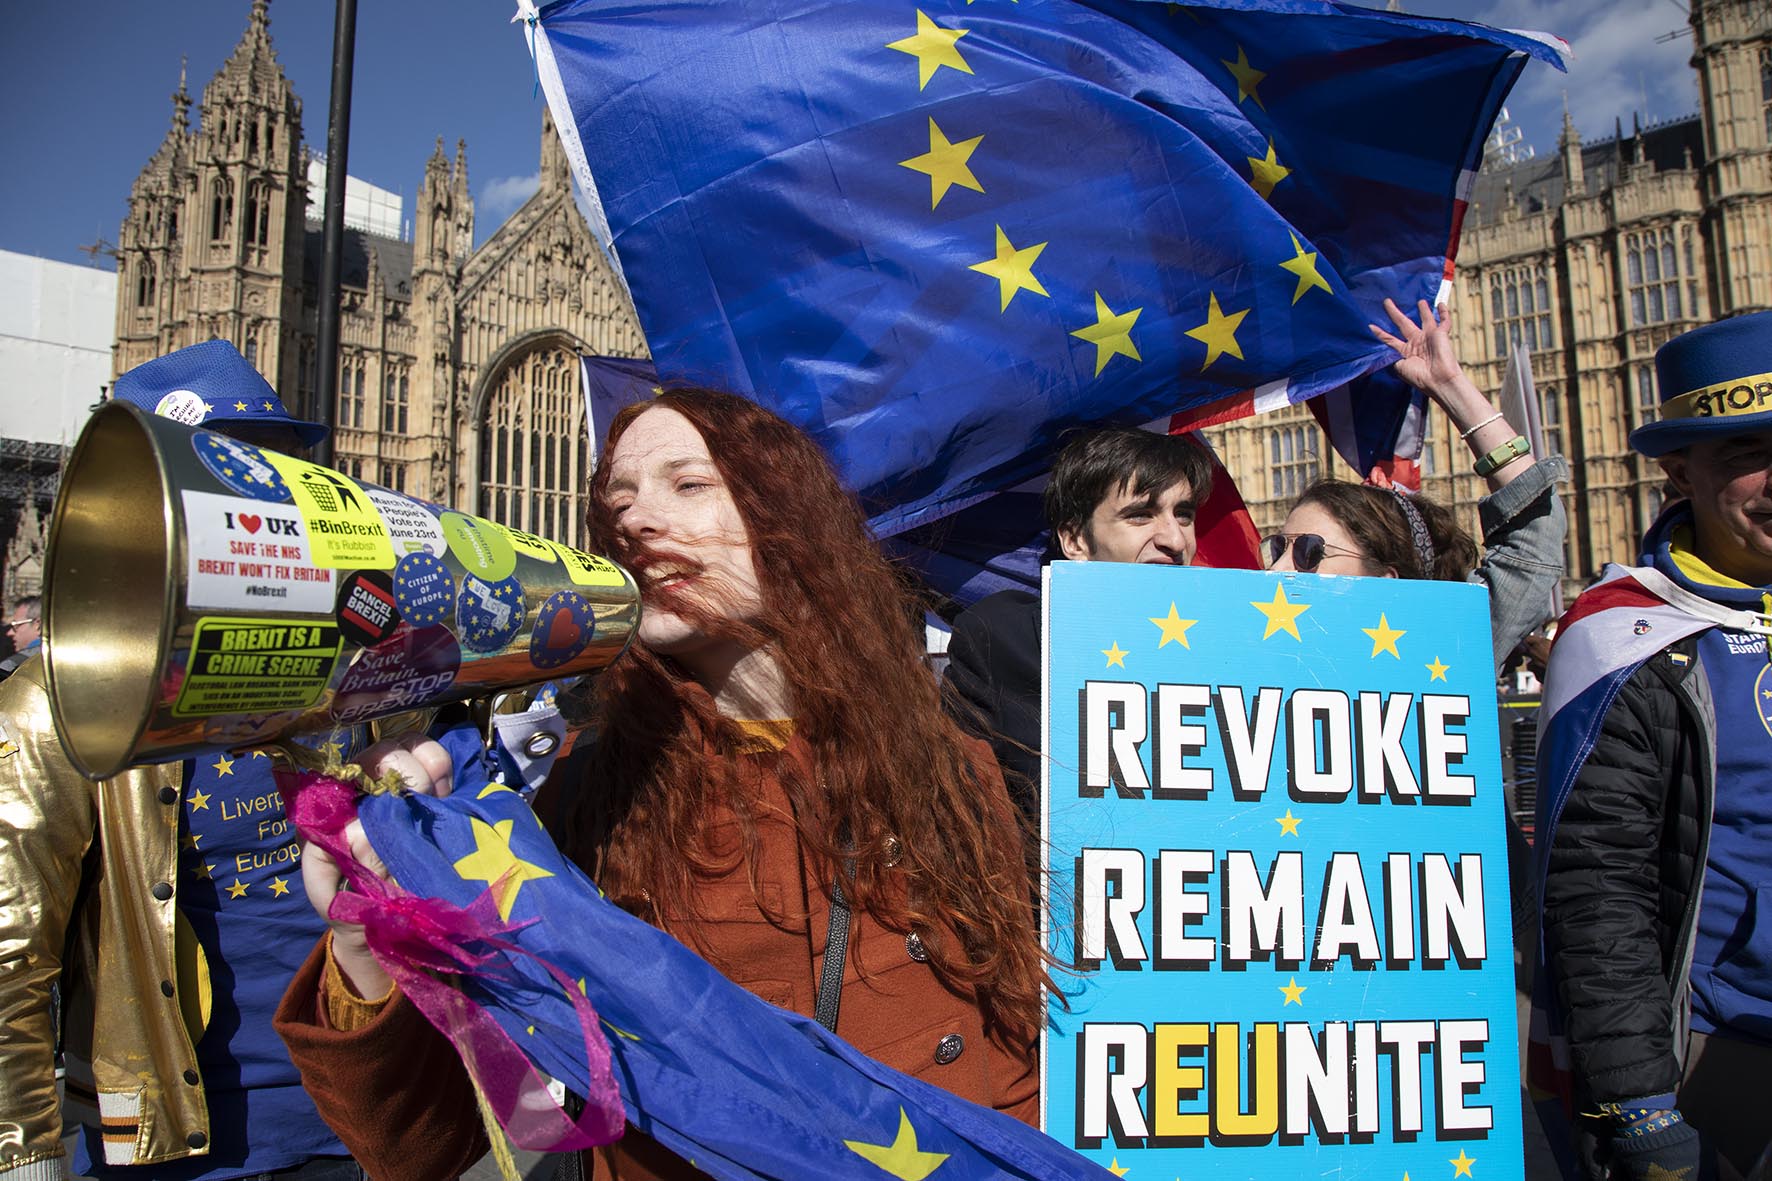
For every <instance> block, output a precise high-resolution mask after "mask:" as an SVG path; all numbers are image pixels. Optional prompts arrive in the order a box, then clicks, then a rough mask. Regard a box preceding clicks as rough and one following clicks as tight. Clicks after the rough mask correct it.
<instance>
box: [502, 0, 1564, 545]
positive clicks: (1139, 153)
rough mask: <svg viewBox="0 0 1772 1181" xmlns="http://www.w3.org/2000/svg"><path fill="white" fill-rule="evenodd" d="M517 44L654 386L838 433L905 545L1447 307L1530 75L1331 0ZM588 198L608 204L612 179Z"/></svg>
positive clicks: (1472, 38) (1516, 40) (994, 10)
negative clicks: (730, 395)
mask: <svg viewBox="0 0 1772 1181" xmlns="http://www.w3.org/2000/svg"><path fill="white" fill-rule="evenodd" d="M531 16H532V20H531V22H530V27H531V33H532V46H533V50H534V53H535V56H536V63H537V69H538V73H539V75H540V78H541V82H542V85H543V87H544V88H545V89H546V91H547V94H548V99H549V102H550V105H551V106H552V108H553V110H554V113H555V116H556V123H557V124H558V125H559V128H560V132H561V136H562V140H563V142H564V143H565V145H566V149H567V153H568V156H569V158H570V159H572V161H573V164H574V169H575V173H576V175H577V179H578V181H579V183H580V186H581V188H584V189H585V190H586V192H587V194H589V195H590V197H591V203H592V205H593V207H594V208H600V209H601V210H602V211H603V213H604V214H605V215H606V217H607V230H608V232H607V234H606V235H605V241H606V244H609V245H611V246H612V252H613V254H614V256H615V257H616V258H618V259H619V264H620V266H621V268H622V270H623V271H624V273H625V276H626V279H627V281H628V283H629V285H630V287H631V289H632V292H633V295H634V300H635V305H636V307H637V308H638V310H639V314H640V321H641V324H642V327H643V328H644V329H645V332H646V336H647V339H648V341H649V343H650V345H651V349H652V354H653V357H654V360H655V361H656V363H657V365H658V370H659V374H660V376H661V377H662V378H664V379H665V380H667V381H693V382H701V383H706V384H713V385H719V386H725V387H728V388H732V389H734V390H736V391H738V392H740V393H744V394H747V395H749V396H752V397H754V398H756V399H757V400H758V401H760V402H762V403H764V404H765V405H768V406H769V407H771V408H772V409H775V410H777V411H778V412H780V413H782V414H783V415H784V416H785V417H787V418H789V419H790V420H792V421H794V422H795V423H797V424H799V425H800V426H802V427H804V428H805V429H806V430H808V431H809V432H811V433H812V434H813V435H814V436H815V437H817V438H818V439H819V440H820V442H821V443H822V444H823V445H824V447H825V448H826V450H827V452H829V453H830V454H831V455H832V457H833V459H834V460H835V462H836V464H837V466H838V469H839V470H840V471H841V472H842V473H843V475H844V476H845V478H846V479H847V480H848V481H849V483H850V484H851V486H852V487H854V488H855V489H856V490H857V491H858V492H859V493H860V494H861V496H862V498H863V501H864V503H865V504H867V505H868V507H869V510H870V512H872V513H873V514H874V523H875V527H876V529H877V530H878V531H879V532H880V533H882V534H884V535H890V534H893V533H897V532H900V531H902V530H904V529H908V528H912V527H915V526H917V525H919V524H926V523H928V522H930V521H932V520H935V519H938V518H940V517H943V516H945V515H947V514H948V513H949V512H950V511H952V510H954V509H955V508H957V507H959V506H963V505H965V504H968V503H973V502H975V501H976V500H977V498H978V497H979V496H980V495H981V494H984V493H989V492H994V491H999V490H1002V489H1007V488H1012V487H1014V486H1015V485H1017V484H1019V483H1021V482H1022V481H1024V480H1026V479H1028V478H1030V477H1032V476H1034V475H1035V474H1037V473H1038V472H1039V471H1041V470H1043V469H1044V468H1045V467H1046V466H1047V465H1048V462H1049V459H1050V454H1051V452H1052V451H1053V449H1054V445H1055V443H1056V441H1057V439H1058V437H1059V435H1060V434H1061V433H1062V432H1063V431H1064V430H1065V429H1067V428H1069V427H1072V426H1076V425H1080V424H1085V423H1096V422H1103V421H1112V422H1119V423H1124V424H1137V423H1142V422H1148V421H1151V420H1153V419H1157V418H1162V417H1165V416H1168V415H1170V414H1172V413H1175V412H1178V411H1185V410H1188V409H1190V408H1198V407H1206V406H1212V405H1215V404H1221V403H1227V402H1228V403H1230V404H1232V405H1242V406H1243V407H1244V408H1245V409H1248V408H1252V407H1261V406H1268V405H1283V404H1287V403H1290V402H1296V401H1299V400H1301V399H1303V398H1307V397H1311V396H1313V395H1316V394H1319V393H1323V392H1326V391H1329V390H1333V389H1336V388H1338V387H1341V386H1343V385H1345V384H1346V383H1347V382H1349V381H1350V380H1353V379H1355V378H1358V377H1360V376H1362V375H1364V374H1367V373H1370V372H1372V371H1373V370H1376V369H1379V368H1382V367H1383V366H1385V365H1387V364H1388V363H1389V362H1390V361H1391V360H1394V354H1392V353H1391V352H1390V351H1389V350H1388V349H1386V348H1384V347H1383V346H1381V345H1379V344H1377V343H1376V342H1375V341H1374V340H1373V338H1372V337H1371V335H1370V334H1369V333H1368V332H1367V329H1366V325H1367V324H1368V323H1371V322H1375V321H1376V322H1383V319H1382V311H1381V307H1380V304H1381V302H1382V300H1383V299H1384V297H1386V296H1391V297H1394V298H1396V299H1397V300H1398V302H1399V303H1400V304H1401V305H1402V306H1404V307H1410V306H1413V304H1414V301H1415V300H1416V299H1417V298H1429V299H1432V298H1434V297H1435V296H1436V295H1437V294H1438V293H1439V291H1440V287H1441V284H1442V282H1443V281H1444V280H1445V278H1446V277H1447V274H1448V269H1449V256H1450V255H1451V254H1452V253H1453V252H1454V245H1455V243H1456V241H1457V235H1458V223H1459V218H1460V215H1461V211H1462V208H1463V206H1462V200H1461V197H1462V194H1463V192H1464V190H1465V187H1466V186H1467V185H1468V182H1469V177H1470V174H1471V172H1472V170H1474V169H1475V168H1476V166H1477V164H1478V162H1479V159H1480V154H1481V145H1482V141H1483V137H1484V135H1485V133H1486V132H1487V131H1488V129H1489V127H1490V125H1491V123H1492V122H1493V118H1494V115H1495V113H1496V111H1497V109H1498V108H1499V106H1500V105H1501V102H1502V99H1503V98H1504V96H1505V95H1506V93H1507V91H1508V89H1509V87H1510V86H1511V85H1512V83H1513V81H1514V79H1515V78H1516V77H1517V76H1518V73H1519V71H1520V69H1521V68H1522V67H1523V66H1524V64H1525V62H1526V60H1527V59H1528V58H1529V57H1538V58H1541V59H1544V60H1547V61H1552V62H1555V61H1557V60H1558V56H1557V53H1556V51H1555V50H1553V49H1551V48H1550V47H1548V46H1546V45H1544V44H1542V43H1540V42H1538V41H1536V40H1534V39H1532V38H1530V37H1525V36H1520V35H1515V34H1509V33H1502V32H1498V31H1495V30H1490V29H1485V28H1481V27H1479V26H1475V25H1469V24H1465V23H1462V22H1457V21H1444V20H1428V19H1419V18H1412V17H1405V16H1401V15H1397V14H1391V13H1379V12H1371V11H1367V10H1364V9H1360V8H1355V7H1353V6H1352V5H1348V4H1341V3H1335V2H1332V0H1214V2H1209V3H1202V4H1194V5H1175V4H1163V3H1148V2H1140V0H1088V2H1084V0H1023V2H1021V3H1012V2H1008V0H983V2H981V3H977V4H972V3H969V2H963V0H924V2H922V3H916V2H909V3H896V2H884V3H882V2H879V0H868V2H866V3H842V2H834V0H746V2H745V3H742V4H735V3H730V2H729V0H701V2H692V0H681V2H677V3H645V4H624V3H611V2H608V0H560V2H557V3H553V4H549V5H546V6H545V7H543V8H541V9H540V11H539V13H531ZM593 178H594V183H593Z"/></svg>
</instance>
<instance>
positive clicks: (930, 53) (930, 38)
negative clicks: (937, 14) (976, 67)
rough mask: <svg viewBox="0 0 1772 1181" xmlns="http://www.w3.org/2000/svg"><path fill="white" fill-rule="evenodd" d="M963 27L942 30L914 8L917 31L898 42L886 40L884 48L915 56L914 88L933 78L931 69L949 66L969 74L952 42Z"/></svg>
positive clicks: (970, 69)
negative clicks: (915, 74)
mask: <svg viewBox="0 0 1772 1181" xmlns="http://www.w3.org/2000/svg"><path fill="white" fill-rule="evenodd" d="M967 32H968V30H966V29H944V28H942V27H941V26H940V25H938V24H936V23H935V22H934V21H932V20H930V19H929V18H928V17H927V16H925V15H924V14H923V10H922V9H920V8H919V9H918V10H917V31H916V32H915V33H914V34H912V35H911V36H909V37H906V38H904V39H903V40H902V41H888V42H887V43H886V48H887V49H896V50H898V52H900V53H908V54H910V55H911V56H912V57H914V58H916V59H917V89H918V90H921V89H923V88H924V87H925V86H927V85H929V79H931V78H933V77H935V71H937V70H939V69H941V67H943V66H947V67H948V68H949V69H954V70H958V71H960V72H961V73H962V74H970V73H971V72H972V67H971V66H969V65H967V64H966V59H965V58H963V57H961V56H960V47H959V46H958V45H956V44H954V42H956V41H958V40H959V39H960V38H962V37H964V36H965V35H966V34H967Z"/></svg>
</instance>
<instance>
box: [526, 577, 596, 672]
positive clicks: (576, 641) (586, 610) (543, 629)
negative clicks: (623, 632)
mask: <svg viewBox="0 0 1772 1181" xmlns="http://www.w3.org/2000/svg"><path fill="white" fill-rule="evenodd" d="M596 630H597V617H596V616H595V615H594V614H593V613H592V612H591V605H590V604H589V603H587V602H585V597H584V596H583V595H581V594H579V593H578V592H577V591H567V590H563V591H555V592H554V593H553V594H551V595H549V596H548V598H547V601H546V602H545V603H543V604H542V605H541V610H539V611H537V612H536V613H535V630H534V631H532V632H530V633H529V662H530V663H531V664H533V665H535V667H536V668H559V667H560V666H561V665H563V664H570V663H571V662H572V660H573V659H574V658H576V657H577V656H578V654H579V653H580V652H583V651H584V650H585V645H587V644H589V643H590V642H591V636H592V635H593V634H595V632H596Z"/></svg>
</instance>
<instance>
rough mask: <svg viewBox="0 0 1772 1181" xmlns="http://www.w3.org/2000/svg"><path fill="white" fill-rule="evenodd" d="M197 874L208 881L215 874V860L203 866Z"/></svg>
mask: <svg viewBox="0 0 1772 1181" xmlns="http://www.w3.org/2000/svg"><path fill="white" fill-rule="evenodd" d="M197 876H198V877H200V878H202V879H203V880H204V881H208V880H209V879H210V878H211V877H213V876H215V864H214V863H213V862H211V863H209V864H207V865H205V866H203V867H202V868H201V869H199V870H198V871H197Z"/></svg>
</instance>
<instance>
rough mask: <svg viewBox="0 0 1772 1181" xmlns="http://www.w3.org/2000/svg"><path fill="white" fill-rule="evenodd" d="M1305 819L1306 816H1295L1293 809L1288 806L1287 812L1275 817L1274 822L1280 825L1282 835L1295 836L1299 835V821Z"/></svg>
mask: <svg viewBox="0 0 1772 1181" xmlns="http://www.w3.org/2000/svg"><path fill="white" fill-rule="evenodd" d="M1303 819H1304V817H1302V816H1294V815H1293V814H1292V809H1291V808H1288V809H1286V814H1285V815H1284V816H1276V817H1274V823H1275V824H1277V825H1279V826H1280V835H1281V836H1283V837H1284V836H1294V837H1295V836H1297V835H1298V822H1299V821H1300V820H1303Z"/></svg>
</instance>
